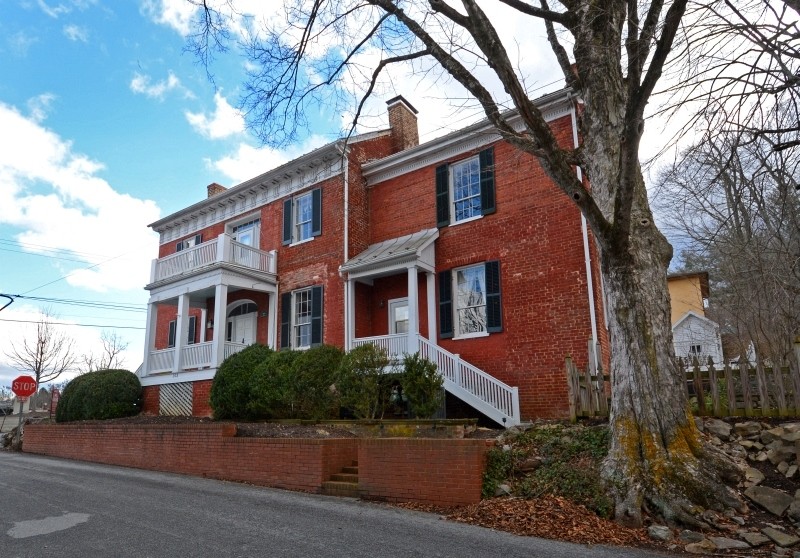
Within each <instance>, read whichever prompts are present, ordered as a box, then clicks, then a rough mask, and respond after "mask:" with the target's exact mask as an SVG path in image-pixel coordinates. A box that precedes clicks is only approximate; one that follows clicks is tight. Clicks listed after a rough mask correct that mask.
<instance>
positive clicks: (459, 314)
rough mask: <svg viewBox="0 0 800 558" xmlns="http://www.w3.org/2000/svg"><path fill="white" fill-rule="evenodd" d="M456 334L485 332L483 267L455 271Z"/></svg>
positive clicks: (484, 280) (484, 275) (484, 278)
mask: <svg viewBox="0 0 800 558" xmlns="http://www.w3.org/2000/svg"><path fill="white" fill-rule="evenodd" d="M456 322H457V326H458V333H459V334H461V335H464V334H467V333H480V332H483V331H486V273H485V270H484V267H483V265H477V266H473V267H467V268H464V269H459V270H458V271H456Z"/></svg>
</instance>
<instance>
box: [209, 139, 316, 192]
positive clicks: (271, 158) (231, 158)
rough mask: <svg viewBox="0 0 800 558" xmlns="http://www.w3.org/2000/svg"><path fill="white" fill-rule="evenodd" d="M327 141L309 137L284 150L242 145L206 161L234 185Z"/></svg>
mask: <svg viewBox="0 0 800 558" xmlns="http://www.w3.org/2000/svg"><path fill="white" fill-rule="evenodd" d="M329 141H330V140H328V139H326V138H324V137H322V136H316V135H315V136H309V137H308V138H307V139H306V141H305V142H303V143H302V144H299V145H295V146H292V147H290V148H288V149H285V150H277V149H272V148H270V147H253V146H251V145H248V144H245V143H242V144H240V145H239V147H238V149H237V150H236V152H235V153H232V154H230V155H227V156H225V157H223V158H221V159H218V160H216V161H208V164H209V166H211V167H212V168H213V169H215V170H217V171H220V172H222V173H223V174H225V175H227V176H229V177H230V178H231V180H233V181H234V182H235V183H239V182H244V181H245V180H248V179H250V178H253V177H254V176H258V175H259V174H263V173H265V172H267V171H268V170H271V169H274V168H275V167H278V166H280V165H282V164H284V163H286V162H288V161H291V160H292V159H295V158H297V157H300V156H301V155H304V154H306V153H308V152H309V151H311V150H312V149H316V148H317V147H320V146H322V145H325V144H326V143H328V142H329Z"/></svg>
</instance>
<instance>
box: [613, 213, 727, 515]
mask: <svg viewBox="0 0 800 558" xmlns="http://www.w3.org/2000/svg"><path fill="white" fill-rule="evenodd" d="M671 252H672V249H671V247H670V245H669V243H668V242H667V241H666V239H665V238H664V237H663V236H662V235H661V233H660V232H659V231H658V229H657V228H656V227H655V226H654V225H652V223H651V221H650V220H648V219H639V220H637V221H634V230H633V231H632V235H631V240H630V244H629V245H628V246H627V247H626V248H625V249H622V250H614V249H613V247H611V248H609V249H606V250H604V251H603V254H602V273H603V279H604V284H605V292H606V296H607V301H608V306H609V308H608V319H609V329H610V337H611V385H612V388H611V394H612V400H611V429H612V433H613V435H612V442H611V449H610V452H609V455H608V457H607V459H606V461H605V464H604V476H605V478H606V479H607V480H608V481H610V484H611V486H612V490H613V491H614V496H615V499H616V518H617V520H618V521H620V522H623V523H626V524H630V525H641V523H642V510H643V509H644V510H647V509H649V510H651V511H653V512H655V513H658V514H659V515H662V516H663V517H664V518H665V519H667V520H672V521H679V522H682V523H687V524H692V525H700V523H699V521H700V520H698V519H697V518H696V517H695V516H694V514H692V507H691V505H692V504H697V505H700V506H703V507H705V508H713V509H721V508H722V507H726V506H727V507H734V508H736V509H740V508H741V506H742V504H741V502H740V501H739V499H738V498H737V497H736V495H735V493H734V492H733V491H732V490H730V489H729V488H728V487H727V486H725V484H724V482H723V481H734V480H736V479H738V477H739V475H740V473H739V472H738V469H737V468H736V467H735V466H734V465H733V463H732V462H731V461H730V459H728V458H727V457H726V456H724V455H723V454H721V452H719V451H717V450H715V448H714V447H713V446H710V445H708V444H704V443H703V442H702V440H701V437H700V435H699V432H698V430H697V427H696V425H695V423H694V419H693V417H692V414H691V411H690V410H689V406H688V402H687V397H686V388H685V378H682V377H681V375H680V373H679V370H678V367H677V364H676V361H675V358H674V355H673V352H672V350H671V348H672V328H671V323H670V301H669V295H668V291H667V284H666V276H667V266H668V265H669V260H670V257H671Z"/></svg>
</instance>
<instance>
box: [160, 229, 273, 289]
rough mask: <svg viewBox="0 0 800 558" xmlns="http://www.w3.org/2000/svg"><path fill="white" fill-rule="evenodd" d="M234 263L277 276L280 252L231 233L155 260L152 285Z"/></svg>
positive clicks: (247, 268)
mask: <svg viewBox="0 0 800 558" xmlns="http://www.w3.org/2000/svg"><path fill="white" fill-rule="evenodd" d="M223 266H235V267H239V268H244V269H246V270H249V271H255V272H260V273H265V274H271V275H275V273H276V271H277V253H276V251H275V250H271V251H269V252H265V251H263V250H259V249H258V248H253V247H252V246H248V245H247V244H242V243H241V242H236V241H235V240H233V238H232V237H231V235H229V234H221V235H219V236H218V237H217V238H215V239H212V240H209V241H207V242H203V243H202V244H198V245H197V246H192V247H190V248H186V249H185V250H181V251H180V252H176V253H175V254H170V255H169V256H165V257H163V258H158V259H156V260H153V263H152V267H151V269H150V285H155V284H159V283H164V282H166V281H170V280H174V279H177V278H179V277H186V276H189V275H193V274H195V273H200V272H203V271H207V270H210V269H213V268H216V267H223Z"/></svg>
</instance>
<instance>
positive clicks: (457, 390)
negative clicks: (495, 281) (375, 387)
mask: <svg viewBox="0 0 800 558" xmlns="http://www.w3.org/2000/svg"><path fill="white" fill-rule="evenodd" d="M408 338H409V336H408V334H406V333H399V334H395V335H378V336H375V337H361V338H358V339H353V341H352V346H353V347H358V346H359V345H364V344H366V343H373V344H375V345H377V346H378V347H381V348H383V349H385V350H386V352H387V353H388V354H389V356H390V357H391V358H392V359H393V360H394V361H395V362H397V361H398V360H400V359H402V357H403V355H404V354H405V353H407V352H408ZM417 343H418V346H419V352H420V356H422V357H423V358H426V359H427V360H430V361H431V362H433V363H434V364H436V369H437V370H438V371H439V373H440V374H441V375H442V376H444V380H445V382H444V387H445V389H446V390H447V391H449V392H450V393H452V394H453V395H455V396H456V397H458V398H459V399H461V400H463V401H465V402H466V403H468V404H470V405H471V406H473V407H474V408H476V409H477V410H479V411H480V412H482V413H483V414H485V415H486V416H487V417H489V418H491V419H492V420H494V421H496V422H498V423H499V424H502V425H503V426H506V427H508V426H515V425H517V424H519V423H520V414H519V390H518V389H517V388H515V387H512V386H509V385H508V384H506V383H504V382H501V381H500V380H498V379H497V378H495V377H494V376H491V375H489V374H487V373H486V372H484V371H483V370H481V369H480V368H477V367H475V366H473V365H472V364H470V363H468V362H466V361H464V360H462V359H461V358H460V357H459V356H458V355H454V354H453V353H451V352H449V351H446V350H445V349H443V348H441V347H439V346H438V345H434V344H433V343H431V342H430V341H429V340H428V339H426V338H424V337H422V336H421V335H417Z"/></svg>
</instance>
